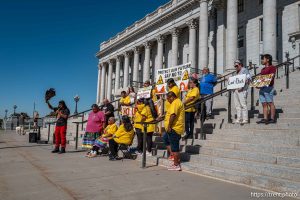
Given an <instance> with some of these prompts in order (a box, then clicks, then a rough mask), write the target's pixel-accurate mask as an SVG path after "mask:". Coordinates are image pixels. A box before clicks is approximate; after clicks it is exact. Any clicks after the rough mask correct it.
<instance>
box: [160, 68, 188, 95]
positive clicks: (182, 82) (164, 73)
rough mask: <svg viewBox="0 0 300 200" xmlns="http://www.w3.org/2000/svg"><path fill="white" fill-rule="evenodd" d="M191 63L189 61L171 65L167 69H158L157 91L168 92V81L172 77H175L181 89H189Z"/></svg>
mask: <svg viewBox="0 0 300 200" xmlns="http://www.w3.org/2000/svg"><path fill="white" fill-rule="evenodd" d="M190 65H191V63H187V64H184V65H180V66H176V67H170V68H167V69H159V70H157V71H156V77H155V80H156V87H155V90H156V93H157V94H165V93H167V81H168V79H170V78H173V79H174V81H175V82H176V84H177V86H178V87H179V88H180V91H187V90H188V82H189V74H190V70H191V69H190Z"/></svg>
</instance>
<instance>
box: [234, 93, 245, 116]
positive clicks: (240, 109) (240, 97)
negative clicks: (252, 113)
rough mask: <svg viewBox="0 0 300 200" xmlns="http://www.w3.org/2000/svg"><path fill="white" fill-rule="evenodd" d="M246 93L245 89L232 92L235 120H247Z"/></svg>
mask: <svg viewBox="0 0 300 200" xmlns="http://www.w3.org/2000/svg"><path fill="white" fill-rule="evenodd" d="M247 95H248V92H247V91H241V92H239V91H238V90H235V91H234V93H233V98H234V104H235V108H236V115H237V120H245V121H246V120H247V121H248V107H247Z"/></svg>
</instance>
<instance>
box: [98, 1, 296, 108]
mask: <svg viewBox="0 0 300 200" xmlns="http://www.w3.org/2000/svg"><path fill="white" fill-rule="evenodd" d="M263 53H269V54H271V55H272V56H273V58H274V60H276V61H277V62H281V61H283V60H285V57H286V54H287V53H288V54H289V56H290V57H294V56H296V55H299V53H300V1H299V0H172V1H170V2H169V3H167V4H165V5H162V6H160V7H159V8H158V9H157V10H155V11H154V12H152V13H150V14H148V15H146V16H145V17H144V18H143V19H141V20H139V21H137V22H135V23H134V24H133V25H131V26H130V27H127V28H126V29H125V30H124V31H122V32H121V33H119V34H117V35H116V36H114V37H112V38H110V39H109V40H107V41H105V42H103V43H101V44H100V51H99V52H97V54H96V56H97V58H98V59H99V65H98V87H97V88H98V89H97V102H98V103H100V102H101V101H102V100H103V99H104V98H109V99H112V98H113V95H114V94H115V93H118V92H119V89H120V88H125V87H127V86H129V85H133V86H137V84H138V83H139V82H143V81H145V80H149V79H153V78H154V74H155V70H156V69H160V68H167V67H172V66H176V65H179V64H183V63H187V62H191V63H192V64H191V67H192V68H193V70H195V71H198V69H202V68H203V67H205V66H208V67H209V68H210V69H211V71H213V72H215V73H218V74H222V73H224V72H225V70H226V69H229V68H232V66H233V62H234V60H235V59H237V58H239V59H241V60H242V62H243V63H244V64H245V65H247V64H248V62H252V63H254V64H257V65H259V63H260V54H263Z"/></svg>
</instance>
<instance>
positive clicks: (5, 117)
mask: <svg viewBox="0 0 300 200" xmlns="http://www.w3.org/2000/svg"><path fill="white" fill-rule="evenodd" d="M7 112H8V110H7V109H6V110H5V116H4V119H7Z"/></svg>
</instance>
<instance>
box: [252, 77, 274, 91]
mask: <svg viewBox="0 0 300 200" xmlns="http://www.w3.org/2000/svg"><path fill="white" fill-rule="evenodd" d="M273 76H274V74H266V75H258V76H256V77H255V78H254V79H253V80H252V82H251V83H250V86H251V87H257V88H260V87H264V86H269V85H270V83H271V81H272V79H273Z"/></svg>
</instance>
